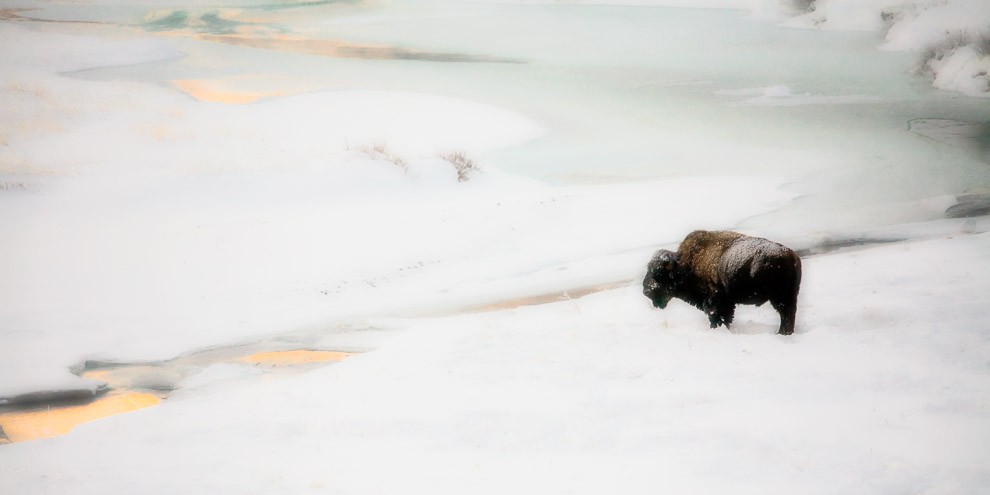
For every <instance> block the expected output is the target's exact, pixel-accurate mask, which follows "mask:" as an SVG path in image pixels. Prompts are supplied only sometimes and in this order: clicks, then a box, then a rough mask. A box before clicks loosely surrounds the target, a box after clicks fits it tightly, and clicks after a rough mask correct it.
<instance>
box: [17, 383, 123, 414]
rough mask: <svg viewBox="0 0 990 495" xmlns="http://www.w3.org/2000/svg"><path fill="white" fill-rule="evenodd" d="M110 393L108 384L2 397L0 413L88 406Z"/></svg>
mask: <svg viewBox="0 0 990 495" xmlns="http://www.w3.org/2000/svg"><path fill="white" fill-rule="evenodd" d="M109 391H110V388H109V387H107V385H106V384H101V385H99V386H97V387H96V388H92V389H90V388H79V389H66V390H42V391H38V392H29V393H26V394H19V395H12V396H7V397H0V412H2V411H3V410H5V409H9V408H15V407H16V408H18V409H23V408H32V407H65V406H74V405H80V404H86V403H88V402H91V401H92V400H94V399H96V398H97V397H99V396H101V395H103V394H105V393H107V392H109Z"/></svg>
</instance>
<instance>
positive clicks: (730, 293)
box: [643, 230, 801, 335]
mask: <svg viewBox="0 0 990 495" xmlns="http://www.w3.org/2000/svg"><path fill="white" fill-rule="evenodd" d="M800 286H801V258H799V257H798V255H797V254H796V253H794V251H792V250H790V249H789V248H787V247H784V246H782V245H780V244H777V243H776V242H772V241H768V240H766V239H761V238H759V237H749V236H746V235H743V234H739V233H737V232H728V231H717V232H709V231H704V230H698V231H695V232H692V233H690V234H688V236H687V237H685V238H684V240H683V241H682V242H681V245H680V246H679V247H678V248H677V252H676V253H674V252H671V251H668V250H666V249H661V250H660V251H657V252H656V254H654V255H653V259H652V260H650V263H649V265H648V266H647V272H646V278H644V279H643V294H644V295H645V296H646V297H648V298H649V299H650V300H651V301H653V305H654V306H656V307H658V308H660V309H663V308H665V307H667V303H668V302H670V300H671V299H672V298H674V297H676V298H678V299H681V300H683V301H685V302H688V303H690V304H691V305H692V306H694V307H696V308H698V309H700V310H702V311H704V312H705V313H707V314H708V321H709V323H711V327H712V328H717V327H718V326H719V325H725V327H726V328H729V325H730V324H731V323H732V318H733V315H734V314H735V310H736V304H755V305H757V306H760V305H762V304H763V303H765V302H767V301H770V304H771V305H773V308H774V309H775V310H777V312H778V313H780V330H779V331H778V333H780V334H782V335H790V334H792V333H794V317H795V315H796V313H797V297H798V290H799V289H800Z"/></svg>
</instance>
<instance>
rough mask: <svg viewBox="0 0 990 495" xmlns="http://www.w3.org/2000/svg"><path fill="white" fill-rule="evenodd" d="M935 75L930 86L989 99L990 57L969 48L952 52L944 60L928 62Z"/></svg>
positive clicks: (963, 47)
mask: <svg viewBox="0 0 990 495" xmlns="http://www.w3.org/2000/svg"><path fill="white" fill-rule="evenodd" d="M929 64H930V66H931V68H932V71H933V72H934V73H935V74H936V75H935V81H933V82H932V86H935V87H936V88H939V89H946V90H950V91H958V92H960V93H965V94H968V95H972V96H980V97H984V98H990V78H988V76H987V74H990V55H984V54H980V53H978V52H977V51H976V50H974V49H973V48H972V47H970V46H962V47H959V48H956V49H954V50H952V52H951V53H950V54H949V55H947V56H946V58H945V59H944V60H939V61H931V62H929Z"/></svg>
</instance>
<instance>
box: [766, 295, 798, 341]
mask: <svg viewBox="0 0 990 495" xmlns="http://www.w3.org/2000/svg"><path fill="white" fill-rule="evenodd" d="M771 304H773V309H776V310H777V312H778V313H780V329H779V330H777V333H779V334H780V335H790V334H792V333H794V322H795V317H796V316H797V301H796V300H793V301H790V300H789V301H779V302H778V301H771Z"/></svg>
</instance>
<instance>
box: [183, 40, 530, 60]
mask: <svg viewBox="0 0 990 495" xmlns="http://www.w3.org/2000/svg"><path fill="white" fill-rule="evenodd" d="M199 39H202V40H206V41H214V42H218V43H227V44H231V45H238V46H246V47H249V48H260V49H264V50H277V51H284V52H295V53H308V54H312V55H322V56H326V57H336V58H354V59H361V60H415V61H425V62H467V63H500V64H522V63H525V61H523V60H519V59H511V58H503V57H494V56H487V55H468V54H463V53H443V52H428V51H418V50H411V49H406V48H399V47H394V46H387V45H361V44H354V43H346V42H342V41H336V40H322V39H307V38H287V37H279V38H271V37H265V38H252V37H245V36H231V35H203V36H200V37H199Z"/></svg>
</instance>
